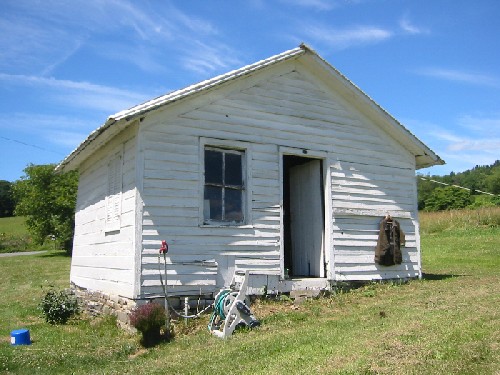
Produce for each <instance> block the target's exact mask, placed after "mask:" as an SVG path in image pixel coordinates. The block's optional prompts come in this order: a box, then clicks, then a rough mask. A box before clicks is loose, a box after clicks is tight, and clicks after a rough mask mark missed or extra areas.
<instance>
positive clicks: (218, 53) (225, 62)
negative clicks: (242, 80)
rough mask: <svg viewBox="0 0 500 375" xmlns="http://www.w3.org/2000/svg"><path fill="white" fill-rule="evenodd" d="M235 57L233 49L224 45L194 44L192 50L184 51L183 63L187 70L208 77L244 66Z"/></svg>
mask: <svg viewBox="0 0 500 375" xmlns="http://www.w3.org/2000/svg"><path fill="white" fill-rule="evenodd" d="M235 55H236V54H235V52H234V51H233V50H232V49H230V48H229V47H226V46H224V45H215V46H210V45H207V44H204V43H201V42H194V43H193V46H192V47H191V48H190V49H188V50H185V51H184V57H182V62H183V65H184V67H185V68H186V69H189V70H192V71H194V72H196V73H199V74H201V75H206V74H210V73H214V72H217V71H220V70H229V69H231V68H233V67H235V66H238V67H239V66H240V65H242V62H241V61H240V60H239V59H238V58H236V57H234V56H235Z"/></svg>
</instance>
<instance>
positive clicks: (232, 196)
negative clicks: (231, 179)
mask: <svg viewBox="0 0 500 375" xmlns="http://www.w3.org/2000/svg"><path fill="white" fill-rule="evenodd" d="M224 203H225V209H226V217H225V221H236V222H242V221H243V210H242V206H243V204H242V191H241V190H238V189H226V191H225V202H224Z"/></svg>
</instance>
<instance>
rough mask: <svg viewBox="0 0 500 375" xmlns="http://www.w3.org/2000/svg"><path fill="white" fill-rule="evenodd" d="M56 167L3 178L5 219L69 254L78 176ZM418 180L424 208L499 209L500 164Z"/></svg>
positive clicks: (0, 193)
mask: <svg viewBox="0 0 500 375" xmlns="http://www.w3.org/2000/svg"><path fill="white" fill-rule="evenodd" d="M54 168H55V165H54V164H46V165H33V164H30V165H28V166H27V167H26V168H25V169H24V175H23V176H22V177H21V179H19V180H18V181H15V182H13V183H11V182H9V181H4V180H0V217H9V216H13V215H16V216H25V217H26V226H27V228H28V231H29V232H30V234H31V236H32V239H33V242H34V243H35V244H39V245H41V244H43V242H44V241H46V240H47V238H48V237H51V238H52V239H53V238H54V237H55V239H56V240H57V241H58V243H59V244H60V245H61V247H62V248H64V249H66V250H67V251H68V252H69V253H70V252H71V249H72V241H73V232H74V216H75V205H76V192H77V189H78V174H77V172H75V171H72V172H68V173H56V172H55V169H54ZM416 178H417V190H418V208H419V210H425V211H441V210H453V209H463V208H477V207H483V206H500V160H497V161H495V163H493V164H492V165H486V166H476V167H474V168H472V169H470V170H467V171H465V172H460V173H454V172H451V173H450V174H448V175H445V176H430V175H426V176H424V175H420V174H419V175H417V176H416ZM436 181H437V182H436ZM443 184H447V185H443ZM453 185H456V186H461V187H463V188H466V189H468V190H466V189H463V188H458V187H456V186H453ZM481 192H489V193H491V194H493V196H492V195H487V194H483V193H481Z"/></svg>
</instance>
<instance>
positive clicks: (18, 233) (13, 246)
mask: <svg viewBox="0 0 500 375" xmlns="http://www.w3.org/2000/svg"><path fill="white" fill-rule="evenodd" d="M46 242H47V243H46V244H44V245H34V244H33V242H32V240H31V236H30V235H29V233H28V230H27V228H26V219H25V218H24V217H21V216H14V217H2V218H0V254H1V253H10V252H23V251H33V250H48V249H51V248H53V243H51V241H49V240H48V241H46Z"/></svg>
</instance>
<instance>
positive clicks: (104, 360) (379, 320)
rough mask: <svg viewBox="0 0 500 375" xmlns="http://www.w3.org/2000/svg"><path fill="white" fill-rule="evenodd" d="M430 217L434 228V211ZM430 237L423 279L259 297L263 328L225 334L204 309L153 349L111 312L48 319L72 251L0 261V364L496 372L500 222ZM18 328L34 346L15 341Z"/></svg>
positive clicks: (200, 370) (65, 368) (499, 357)
mask: <svg viewBox="0 0 500 375" xmlns="http://www.w3.org/2000/svg"><path fill="white" fill-rule="evenodd" d="M421 219H422V226H423V227H425V226H426V225H427V223H425V221H426V220H429V219H430V220H433V217H432V216H428V215H426V214H423V215H422V216H421ZM421 242H422V252H423V259H422V262H423V269H424V273H425V274H426V279H424V280H414V281H411V282H408V283H405V284H394V283H387V284H375V283H374V284H369V285H367V286H365V287H363V288H359V289H356V290H353V291H351V292H348V293H339V294H337V295H332V296H328V297H324V298H320V299H317V300H312V301H308V302H305V303H304V304H302V305H300V306H293V304H291V303H290V302H282V303H276V302H269V301H257V302H256V303H255V305H254V306H253V307H252V308H253V310H254V313H255V314H256V315H257V317H258V318H259V319H261V321H262V326H261V327H260V328H259V329H256V330H253V331H242V332H238V333H236V334H235V335H234V336H233V337H232V338H231V339H229V340H225V341H224V340H219V339H217V338H215V337H212V336H210V335H209V334H208V333H207V332H206V329H205V327H206V323H207V320H208V316H205V317H204V318H203V319H202V320H201V321H198V322H197V323H194V324H190V326H189V327H188V329H184V328H183V330H182V332H180V333H179V334H178V335H177V337H176V338H175V339H174V341H172V342H170V343H163V344H161V345H159V346H157V347H154V348H151V349H147V350H146V349H142V348H141V347H140V345H139V335H131V334H128V333H126V332H124V331H122V330H120V329H118V328H116V327H115V324H114V321H113V319H111V318H104V319H89V318H85V317H81V318H79V319H75V320H72V321H71V322H70V324H68V325H65V326H50V325H48V324H47V323H45V322H44V321H43V319H42V318H41V317H40V316H39V315H38V312H37V310H36V305H37V304H38V302H39V300H40V299H41V297H42V295H43V291H44V289H45V288H47V287H48V286H49V284H53V285H55V286H58V287H66V286H67V285H68V276H69V260H70V259H69V258H68V257H65V256H64V255H63V253H59V252H52V253H49V254H39V255H36V256H33V257H29V258H27V257H18V258H0V272H1V273H2V275H4V280H3V283H2V284H1V285H0V295H1V296H2V303H1V304H0V332H1V336H2V337H3V338H4V340H2V341H1V342H0V372H2V371H3V372H5V373H7V374H8V373H15V374H18V373H19V374H34V373H36V374H58V373H60V374H68V373H75V374H88V373H99V374H123V373H147V374H165V373H172V374H206V373H210V372H213V373H241V374H303V373H324V374H328V373H331V374H498V373H499V372H500V354H499V353H500V347H499V344H500V324H499V323H500V320H499V318H500V313H499V309H498V306H500V275H499V269H500V254H499V251H500V250H499V249H500V228H499V227H498V226H490V225H480V226H472V227H471V228H467V227H466V228H463V227H462V226H458V227H454V226H453V225H451V224H449V225H447V226H444V227H443V228H442V229H441V230H433V232H432V234H424V235H423V236H422V241H421ZM20 327H27V328H29V329H30V332H31V336H32V338H33V340H34V343H33V344H32V345H30V346H19V347H13V346H11V345H10V344H9V333H10V331H11V330H12V329H16V328H20ZM180 327H182V324H181V325H180ZM184 331H190V333H189V334H184V333H183V332H184Z"/></svg>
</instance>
